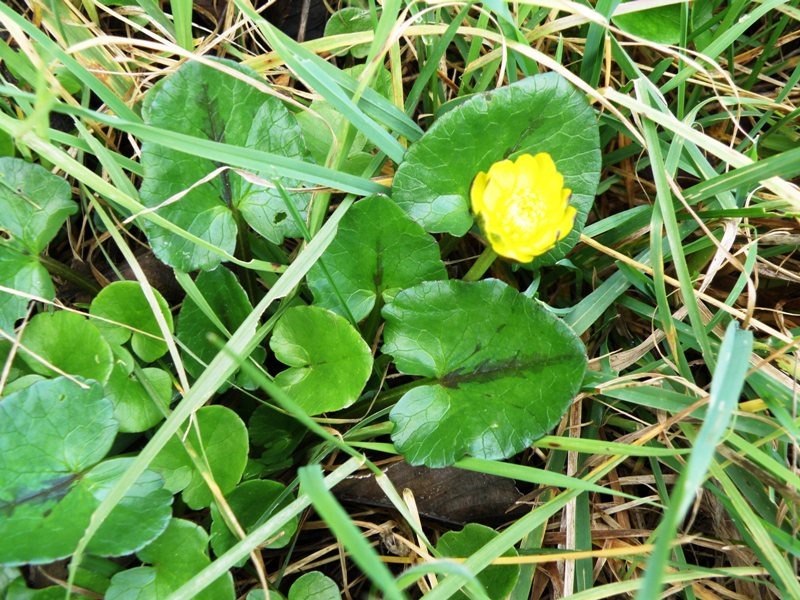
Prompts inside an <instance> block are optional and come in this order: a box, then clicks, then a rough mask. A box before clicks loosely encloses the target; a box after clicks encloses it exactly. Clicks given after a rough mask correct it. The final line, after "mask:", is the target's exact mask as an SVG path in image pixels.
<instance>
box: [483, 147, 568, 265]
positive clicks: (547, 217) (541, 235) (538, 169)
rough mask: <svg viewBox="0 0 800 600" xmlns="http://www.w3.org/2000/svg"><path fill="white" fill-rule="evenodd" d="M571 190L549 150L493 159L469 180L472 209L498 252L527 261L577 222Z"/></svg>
mask: <svg viewBox="0 0 800 600" xmlns="http://www.w3.org/2000/svg"><path fill="white" fill-rule="evenodd" d="M571 193H572V190H570V189H567V188H565V187H564V177H563V176H562V175H561V173H559V172H558V171H557V170H556V165H555V163H554V162H553V159H552V158H551V157H550V155H549V154H548V153H547V152H540V153H539V154H537V155H536V156H531V155H530V154H523V155H522V156H520V157H519V158H517V160H516V161H510V160H501V161H499V162H496V163H494V164H493V165H492V166H491V168H490V169H489V172H488V173H484V172H480V173H478V174H477V175H476V176H475V180H474V181H473V182H472V190H471V192H470V197H471V200H472V211H473V212H474V213H475V214H476V215H477V217H478V219H479V221H480V224H481V226H482V227H483V230H484V232H486V237H487V238H488V239H489V243H490V244H491V245H492V248H493V249H494V251H495V252H497V253H498V254H499V255H500V256H505V257H508V258H513V259H514V260H518V261H519V262H523V263H527V262H530V261H532V260H533V259H534V258H536V257H537V256H540V255H541V254H544V253H545V252H547V251H548V250H550V249H551V248H552V247H553V246H554V245H555V244H556V242H558V241H560V240H562V239H564V238H565V237H566V235H567V234H568V233H569V232H570V231H571V230H572V225H573V223H574V222H575V213H576V212H577V211H576V210H575V208H574V207H572V206H570V205H569V196H570V194H571Z"/></svg>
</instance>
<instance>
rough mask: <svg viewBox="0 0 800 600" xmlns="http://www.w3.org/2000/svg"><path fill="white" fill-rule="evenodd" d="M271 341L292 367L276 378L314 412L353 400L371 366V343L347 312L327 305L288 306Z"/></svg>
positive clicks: (339, 407)
mask: <svg viewBox="0 0 800 600" xmlns="http://www.w3.org/2000/svg"><path fill="white" fill-rule="evenodd" d="M269 345H270V348H272V351H273V352H274V353H275V357H276V358H277V359H278V360H279V361H281V362H282V363H283V364H285V365H289V367H290V368H289V369H286V370H285V371H283V372H281V373H278V375H277V376H276V377H275V383H276V384H278V385H279V386H281V387H282V388H283V389H284V390H285V391H286V393H288V394H289V395H290V396H291V397H292V399H293V400H294V401H295V402H297V403H298V404H299V405H300V406H301V407H302V408H303V410H305V411H306V412H307V413H308V414H309V415H311V416H313V415H318V414H320V413H324V412H331V411H335V410H339V409H341V408H345V407H347V406H350V405H351V404H352V403H353V402H355V401H356V400H357V399H358V396H359V394H360V393H361V390H362V389H364V385H365V384H366V383H367V379H369V376H370V373H371V372H372V354H371V353H370V350H369V346H367V344H366V343H365V342H364V340H363V339H361V336H360V335H359V334H358V332H357V331H356V330H355V329H354V328H353V326H352V325H350V323H348V322H347V321H346V320H345V319H344V318H342V317H340V316H339V315H337V314H336V313H333V312H331V311H329V310H325V309H323V308H317V307H315V306H296V307H294V308H290V309H289V310H287V311H286V312H285V313H284V315H283V317H281V320H280V321H278V324H277V325H276V326H275V331H274V332H273V334H272V338H271V339H270V342H269Z"/></svg>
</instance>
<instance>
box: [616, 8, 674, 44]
mask: <svg viewBox="0 0 800 600" xmlns="http://www.w3.org/2000/svg"><path fill="white" fill-rule="evenodd" d="M628 1H629V0H628ZM623 5H624V2H623ZM612 21H613V23H614V25H616V26H617V27H619V28H620V29H622V30H623V31H627V32H628V33H632V34H633V35H638V36H639V37H641V38H644V39H646V40H650V41H651V42H657V43H659V44H677V43H678V42H679V41H680V39H681V6H680V4H672V5H669V6H657V7H655V8H648V9H647V10H640V11H638V12H634V13H629V14H625V15H618V16H616V17H614V18H613V19H612Z"/></svg>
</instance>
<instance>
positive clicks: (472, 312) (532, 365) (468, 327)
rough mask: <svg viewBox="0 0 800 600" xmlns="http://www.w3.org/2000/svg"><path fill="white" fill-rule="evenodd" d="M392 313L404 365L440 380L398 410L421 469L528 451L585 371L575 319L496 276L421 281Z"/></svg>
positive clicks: (390, 332)
mask: <svg viewBox="0 0 800 600" xmlns="http://www.w3.org/2000/svg"><path fill="white" fill-rule="evenodd" d="M383 315H384V317H385V318H386V328H385V330H384V340H385V344H384V346H383V351H384V352H385V353H388V354H390V355H392V356H393V357H394V361H395V364H396V365H397V369H398V370H399V371H400V372H401V373H406V374H408V375H418V376H422V377H429V378H432V379H433V380H434V381H432V382H431V383H427V384H425V385H420V386H419V387H415V388H413V389H412V390H410V391H408V392H406V394H405V395H404V396H403V397H402V398H401V399H400V401H399V402H398V403H397V404H396V405H395V406H394V408H393V409H392V411H391V413H390V419H391V421H392V422H393V423H394V431H393V433H392V440H393V441H394V444H395V446H396V447H397V448H398V449H399V450H400V451H401V452H402V453H403V454H404V455H405V457H406V460H407V461H408V462H410V463H411V464H414V465H419V464H424V465H427V466H429V467H441V466H445V465H450V464H452V463H453V462H455V461H456V460H458V459H460V458H461V457H462V456H464V455H465V454H471V455H472V456H475V457H477V458H487V459H502V458H508V457H510V456H512V455H514V454H516V453H517V452H520V451H521V450H523V449H524V448H526V447H528V446H529V445H530V443H531V442H533V441H534V440H535V439H537V438H539V437H541V436H543V435H544V434H545V433H547V432H548V431H549V430H550V429H552V428H553V427H555V425H556V424H557V423H558V421H559V419H560V418H561V416H562V415H563V414H564V412H565V411H566V409H567V407H568V406H569V404H570V402H571V401H572V399H573V398H574V396H575V394H576V393H577V392H578V389H579V388H580V384H581V381H582V379H583V374H584V371H585V370H586V362H587V361H586V351H585V349H584V347H583V344H582V343H581V341H580V339H579V338H578V337H577V336H576V335H575V334H574V333H573V332H572V330H571V329H570V328H569V327H568V326H567V325H565V324H564V323H563V322H562V321H561V320H559V319H558V318H557V317H555V316H554V315H553V314H552V313H551V312H550V311H548V310H547V309H546V308H544V307H543V306H542V305H540V304H539V303H538V302H536V301H535V300H532V299H530V298H528V297H526V296H524V295H523V294H521V293H519V292H517V291H516V290H514V289H512V288H510V287H508V286H507V285H506V284H504V283H502V282H500V281H497V280H494V279H488V280H483V281H480V282H476V283H466V282H463V281H447V282H426V283H422V284H420V285H418V286H416V287H413V288H411V289H408V290H405V291H403V292H401V293H399V294H398V295H397V296H396V297H395V298H394V300H393V301H392V302H391V303H389V304H388V305H387V306H386V307H385V308H384V309H383Z"/></svg>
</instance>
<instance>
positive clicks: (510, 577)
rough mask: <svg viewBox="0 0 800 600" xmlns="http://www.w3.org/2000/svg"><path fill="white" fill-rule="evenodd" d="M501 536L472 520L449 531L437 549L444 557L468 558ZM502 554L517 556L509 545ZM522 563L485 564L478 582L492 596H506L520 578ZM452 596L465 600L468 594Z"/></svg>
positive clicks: (461, 593)
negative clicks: (462, 526)
mask: <svg viewBox="0 0 800 600" xmlns="http://www.w3.org/2000/svg"><path fill="white" fill-rule="evenodd" d="M497 536H498V533H497V532H496V531H494V530H493V529H490V528H489V527H486V526H485V525H479V524H477V523H469V524H467V525H466V526H465V527H464V529H462V530H461V531H448V532H447V533H445V534H444V535H443V536H442V537H441V538H439V542H438V543H437V544H436V549H437V550H438V551H439V552H441V553H442V555H443V556H452V557H454V558H467V557H469V556H471V555H472V554H473V553H475V552H477V551H478V550H480V549H481V548H483V547H484V546H485V545H486V544H488V543H489V542H491V541H492V540H493V539H494V538H496V537H497ZM501 556H517V551H516V550H514V548H509V549H508V550H506V551H505V552H504V553H503V554H501ZM519 574H520V568H519V565H508V566H505V565H503V566H492V567H486V568H485V569H483V570H482V571H481V572H480V573H478V581H479V582H480V584H481V585H482V586H483V589H484V590H485V591H486V595H487V596H488V597H489V598H506V597H508V595H509V594H510V593H511V590H512V589H514V586H515V585H516V583H517V580H518V579H519ZM450 597H451V598H457V599H458V600H461V599H462V598H463V599H464V600H466V599H467V598H468V596H467V595H466V594H464V593H463V592H460V591H459V592H457V593H455V594H453V595H452V596H450Z"/></svg>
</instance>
